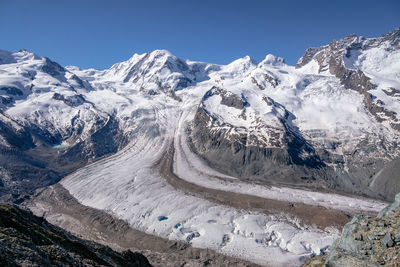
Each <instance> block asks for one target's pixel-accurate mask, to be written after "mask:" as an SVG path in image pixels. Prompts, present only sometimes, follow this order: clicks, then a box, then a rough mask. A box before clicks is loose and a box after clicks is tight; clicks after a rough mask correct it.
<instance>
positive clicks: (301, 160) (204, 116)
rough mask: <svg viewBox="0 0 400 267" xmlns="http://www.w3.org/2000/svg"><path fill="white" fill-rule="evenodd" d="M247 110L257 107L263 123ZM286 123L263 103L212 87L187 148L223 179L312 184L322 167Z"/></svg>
mask: <svg viewBox="0 0 400 267" xmlns="http://www.w3.org/2000/svg"><path fill="white" fill-rule="evenodd" d="M253 101H254V102H253ZM253 104H254V105H263V108H264V109H265V112H266V113H265V114H264V116H263V117H261V116H258V114H257V112H256V110H254V109H253V107H252V105H253ZM292 119H293V114H290V112H288V111H287V110H286V109H285V108H284V107H283V106H282V105H279V104H278V103H276V102H275V101H273V100H272V99H270V98H268V97H264V98H262V99H253V98H252V99H251V100H250V99H247V98H246V96H245V95H241V96H238V95H236V94H233V93H232V92H229V91H227V90H224V89H223V88H219V87H213V88H212V89H211V90H209V91H208V92H207V93H206V94H205V95H204V97H203V99H202V101H201V104H200V106H199V108H198V110H197V112H196V115H195V118H194V120H193V122H192V124H191V128H190V129H189V130H190V135H189V137H190V141H191V144H192V148H193V149H194V150H195V151H196V152H197V153H198V154H200V155H201V156H202V157H203V158H204V159H206V160H207V161H208V162H209V163H210V164H211V165H212V166H214V167H215V168H217V169H219V170H222V171H223V172H225V173H228V174H231V175H236V176H239V177H242V178H246V179H258V180H264V181H274V179H271V177H273V178H276V180H275V182H282V183H284V182H296V181H301V180H307V179H315V177H314V176H316V175H318V176H319V174H320V173H322V171H321V170H322V169H323V168H324V167H326V166H325V165H324V163H323V162H322V161H321V160H320V159H319V157H318V156H317V155H316V153H315V151H314V149H313V147H312V146H311V145H310V144H308V142H307V141H306V140H305V139H304V137H303V136H302V135H301V133H300V132H299V130H298V129H297V128H296V127H295V126H294V125H293V124H292V122H291V120H292Z"/></svg>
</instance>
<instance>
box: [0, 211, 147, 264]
mask: <svg viewBox="0 0 400 267" xmlns="http://www.w3.org/2000/svg"><path fill="white" fill-rule="evenodd" d="M0 262H1V263H2V266H151V265H150V263H149V261H148V260H147V259H146V257H145V256H143V255H142V254H140V253H137V252H132V251H130V250H127V251H124V252H122V253H118V252H115V251H113V250H112V249H111V248H109V247H106V246H103V245H99V244H97V243H94V242H90V241H86V240H83V239H81V238H78V237H76V236H74V235H72V234H71V233H69V232H66V231H65V230H62V229H61V228H59V227H56V226H54V225H52V224H50V223H48V222H47V221H46V220H45V219H44V218H41V217H37V216H35V215H33V214H32V213H31V212H28V211H26V210H22V209H20V208H18V207H17V206H12V205H8V204H0Z"/></svg>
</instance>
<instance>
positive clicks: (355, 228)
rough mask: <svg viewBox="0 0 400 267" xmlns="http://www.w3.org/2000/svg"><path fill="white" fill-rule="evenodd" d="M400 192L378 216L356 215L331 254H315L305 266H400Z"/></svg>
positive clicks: (346, 226)
mask: <svg viewBox="0 0 400 267" xmlns="http://www.w3.org/2000/svg"><path fill="white" fill-rule="evenodd" d="M399 264H400V193H399V194H397V195H396V198H395V201H394V202H393V203H392V204H391V205H389V206H388V207H387V208H385V209H383V210H382V211H381V212H380V213H379V214H378V216H377V217H371V216H366V215H356V216H354V217H353V219H352V220H351V222H349V223H348V224H346V225H345V227H344V228H343V232H342V235H341V237H340V239H338V240H337V241H336V242H335V244H334V245H333V246H332V248H331V251H330V252H329V253H328V255H325V256H322V257H317V258H312V259H311V260H309V262H307V263H306V264H305V265H304V266H309V267H311V266H314V267H315V266H329V267H338V266H355V267H357V266H360V267H361V266H371V267H372V266H382V265H383V266H399Z"/></svg>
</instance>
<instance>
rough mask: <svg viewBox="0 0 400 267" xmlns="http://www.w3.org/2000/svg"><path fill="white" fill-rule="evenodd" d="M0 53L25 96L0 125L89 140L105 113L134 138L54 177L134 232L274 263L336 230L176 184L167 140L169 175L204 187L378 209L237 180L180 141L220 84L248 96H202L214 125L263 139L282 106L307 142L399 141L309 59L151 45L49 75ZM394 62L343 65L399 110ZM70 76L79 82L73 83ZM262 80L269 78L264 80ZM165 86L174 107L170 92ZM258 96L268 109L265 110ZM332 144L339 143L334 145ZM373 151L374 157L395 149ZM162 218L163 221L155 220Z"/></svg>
mask: <svg viewBox="0 0 400 267" xmlns="http://www.w3.org/2000/svg"><path fill="white" fill-rule="evenodd" d="M0 59H1V61H0V86H1V87H2V86H14V87H16V88H19V89H20V90H21V91H22V92H23V95H22V96H15V102H14V103H13V104H12V105H11V106H6V105H4V104H2V103H0V109H1V110H2V111H3V112H4V113H0V118H1V120H2V121H6V122H7V123H9V124H10V125H13V127H15V128H16V129H19V128H18V127H19V125H26V124H29V123H35V124H37V125H40V126H42V127H47V128H48V129H49V130H52V131H57V132H60V133H61V134H62V135H63V143H62V144H63V145H72V144H73V143H74V142H79V141H81V140H83V139H85V138H86V137H87V136H89V134H90V131H91V130H93V129H94V130H95V129H96V127H97V126H96V124H95V123H96V121H99V120H100V119H101V120H104V121H105V122H106V121H107V120H108V117H109V114H113V115H115V116H116V117H117V118H118V119H119V120H120V126H119V127H120V129H121V130H122V131H124V132H125V133H127V135H128V136H130V138H131V142H130V143H129V144H128V145H127V146H126V147H125V148H124V149H122V150H121V151H119V152H118V153H116V154H114V155H112V156H109V157H107V158H105V159H101V160H99V161H97V162H94V163H92V164H90V165H87V166H85V167H84V168H82V169H79V170H78V171H76V172H74V173H73V174H71V175H69V176H67V177H66V178H64V179H63V180H62V181H61V184H62V185H63V186H64V187H65V188H66V189H68V190H69V191H70V193H71V194H72V195H73V196H74V197H76V198H77V200H78V201H80V202H81V203H82V204H84V205H87V206H90V207H94V208H98V209H102V210H104V211H106V212H109V213H111V214H113V215H115V216H116V217H118V218H120V219H123V220H125V221H127V222H128V223H129V224H130V225H131V226H132V227H134V228H136V229H139V230H142V231H145V232H147V233H150V234H154V235H158V236H163V237H166V238H170V239H175V240H183V241H185V240H190V242H191V243H192V244H193V246H196V247H202V248H210V249H214V250H216V251H219V252H221V253H224V254H227V255H232V256H235V257H240V258H244V259H247V260H250V261H253V262H256V263H260V264H270V265H273V266H299V265H301V263H302V262H304V260H305V259H306V258H307V257H309V256H310V255H313V254H320V253H323V252H325V250H326V249H327V248H328V247H329V246H330V245H331V244H332V243H333V241H334V240H335V239H336V238H337V237H338V235H339V233H338V230H337V229H322V230H321V229H317V228H315V227H313V226H308V227H300V225H299V223H298V221H296V220H295V219H292V217H291V216H290V215H288V214H280V215H279V216H277V215H275V216H272V215H265V214H261V213H257V212H250V211H245V210H238V209H234V208H232V207H228V206H223V205H216V204H215V203H211V202H210V201H208V200H205V199H202V198H200V197H194V196H190V195H186V194H184V193H183V192H181V191H179V190H176V189H174V188H173V187H172V186H171V185H169V184H168V183H167V181H166V180H165V179H164V177H162V176H161V175H160V173H159V172H158V170H157V168H156V167H155V163H156V162H157V160H158V159H159V158H160V157H161V156H162V154H163V153H164V151H166V150H167V149H168V148H169V146H170V145H172V144H174V147H175V152H176V153H175V155H174V159H175V160H174V166H173V167H174V168H173V169H174V172H175V173H176V174H177V175H178V176H179V177H180V178H181V179H184V180H186V181H188V182H191V183H193V184H196V185H199V186H202V187H206V188H214V189H219V190H225V191H232V192H238V193H243V194H249V195H254V196H259V197H263V198H269V199H277V200H282V201H290V202H300V203H305V204H308V205H321V206H324V207H327V208H333V209H339V210H344V211H348V212H363V211H368V212H371V211H378V210H380V209H381V208H382V207H384V205H385V203H382V202H379V201H373V200H370V199H364V198H356V197H348V196H343V195H338V194H325V193H319V192H312V191H306V190H300V189H292V188H284V187H276V186H262V185H259V184H251V183H245V182H241V181H240V180H238V179H236V178H234V177H230V176H227V175H224V174H221V173H219V172H217V171H216V170H213V169H212V168H210V167H209V166H207V165H206V164H205V163H204V162H203V161H202V160H201V159H199V158H198V157H197V156H196V155H194V154H193V153H192V152H191V151H190V149H189V147H188V144H187V143H186V141H187V140H186V137H187V136H186V133H185V129H186V127H187V125H188V123H189V122H191V121H192V120H193V118H194V115H195V112H196V110H197V108H198V107H199V104H200V102H201V99H202V97H203V96H204V94H205V93H206V92H207V91H208V90H210V89H211V88H212V87H213V86H217V87H220V88H222V89H224V90H227V92H228V93H229V94H234V95H236V96H237V97H239V98H245V99H246V101H247V102H248V103H249V105H248V106H246V107H245V108H244V115H245V116H243V114H242V112H243V111H242V110H239V109H235V108H233V107H228V106H225V105H221V104H220V101H221V97H220V96H218V95H214V96H212V97H210V98H208V99H207V100H206V101H204V103H203V104H204V108H205V109H206V110H207V111H209V112H210V113H211V114H212V115H213V116H214V117H215V118H217V120H218V122H220V124H221V125H225V126H226V125H228V126H229V127H232V128H243V129H245V130H246V131H247V132H248V133H251V134H253V135H255V136H258V137H260V138H266V136H267V137H268V132H267V131H266V130H265V128H263V126H265V127H267V126H268V127H274V129H275V130H276V131H279V129H280V127H281V124H280V120H281V119H282V118H283V116H284V115H285V112H289V113H291V116H290V123H291V124H293V126H294V127H298V128H299V130H300V131H301V132H302V133H303V134H304V136H305V137H306V138H308V139H309V140H310V142H312V143H313V144H314V145H316V146H320V147H323V148H326V149H328V150H330V151H331V152H332V153H337V154H341V155H343V154H344V153H347V152H351V151H353V150H354V149H355V147H356V146H357V144H358V143H359V142H360V141H361V140H363V139H364V138H367V137H368V138H369V140H372V141H371V142H373V140H377V141H380V140H382V139H383V137H384V139H385V140H389V141H391V142H393V143H396V144H400V141H399V135H398V133H397V132H395V131H393V130H392V129H391V128H390V127H388V125H385V124H381V123H378V122H377V121H376V120H375V119H374V117H373V116H371V115H370V114H369V113H368V111H367V110H366V109H365V107H364V104H363V100H362V96H360V95H359V94H358V93H357V92H354V91H351V90H346V89H344V87H343V86H342V85H340V82H339V80H338V79H336V78H335V77H333V76H331V75H327V74H324V73H323V74H318V69H317V67H318V65H317V63H316V62H313V61H312V62H310V63H309V64H307V65H306V66H304V67H303V68H300V69H295V68H294V67H293V66H289V65H286V64H285V63H284V61H283V59H281V58H278V57H275V56H273V55H267V56H266V58H265V59H264V60H263V61H262V62H261V63H259V64H257V63H255V62H254V61H253V60H252V59H251V58H250V57H244V58H241V59H238V60H236V61H234V62H232V63H230V64H228V65H226V66H221V65H215V64H208V63H202V62H193V61H189V60H181V59H178V58H176V57H175V56H173V55H172V54H171V53H169V52H168V51H165V50H156V51H154V52H150V53H145V54H141V55H138V54H135V55H134V56H133V57H132V58H131V59H129V60H127V61H125V62H121V63H117V64H115V65H113V66H112V67H111V68H110V69H108V70H102V71H99V70H94V69H89V70H81V69H79V68H77V67H73V66H69V67H66V73H65V74H63V76H62V77H53V76H51V75H49V74H47V73H45V72H43V71H41V67H42V66H43V64H44V58H41V57H38V56H37V55H34V54H32V53H29V52H26V51H21V52H17V53H10V52H6V51H0ZM398 59H399V53H398V52H391V53H389V54H387V53H386V52H384V51H381V50H377V51H374V50H372V49H371V50H368V51H367V52H365V53H359V54H354V55H351V57H350V58H349V59H346V60H347V61H345V63H346V66H348V67H349V68H360V69H362V70H363V71H365V73H366V74H367V75H369V76H370V77H371V78H372V80H373V81H374V82H377V83H378V85H379V86H378V88H377V90H376V92H375V91H374V92H373V94H374V95H376V96H378V97H379V98H380V99H383V101H384V102H385V104H386V105H387V107H389V108H391V109H392V110H396V111H398V112H397V113H398V114H400V106H399V102H398V101H397V100H396V99H394V98H390V97H388V96H387V95H386V94H384V93H383V91H382V90H383V89H385V88H386V89H387V87H388V86H389V85H390V86H392V85H393V86H395V88H397V89H400V87H399V86H398V81H399V73H400V69H399V64H398V63H399V62H400V60H398ZM378 63H379V64H378ZM376 66H379V68H377V67H376ZM72 74H75V75H77V76H78V77H80V78H81V79H82V80H85V81H84V83H85V84H86V83H87V84H86V85H87V86H86V85H85V86H83V87H82V86H80V85H79V83H78V82H77V81H76V80H75V79H74V77H73V75H72ZM266 77H270V78H266ZM271 77H272V79H273V80H274V81H275V82H276V84H274V82H272V83H271V81H269V80H268V79H271ZM181 83H182V84H185V86H181V85H182V84H181ZM172 91H174V94H176V95H177V96H178V97H179V98H181V99H182V101H181V102H179V101H177V100H175V99H173V98H172V97H170V96H168V95H170V94H171V92H172ZM149 92H151V94H149ZM0 93H1V95H5V93H4V92H0ZM55 93H58V94H61V95H63V96H65V97H68V96H77V95H82V96H83V97H84V99H85V100H86V101H85V102H84V103H83V104H81V105H78V106H69V105H67V104H66V103H64V102H63V101H61V100H56V99H54V97H53V96H54V94H55ZM264 98H267V99H270V101H274V103H275V104H274V105H268V104H267V102H265V101H264V100H263V99H264ZM76 117H78V118H79V120H80V123H81V124H83V125H84V130H83V133H82V135H81V136H80V139H74V138H72V137H69V136H68V133H67V132H66V130H65V129H66V128H68V127H71V125H70V124H71V120H72V119H73V118H76ZM228 126H226V127H228ZM218 127H220V126H218ZM64 137H65V138H64ZM68 138H70V139H68ZM0 142H3V140H2V137H0ZM266 142H267V143H268V141H266ZM333 143H337V144H338V145H337V146H335V147H332V144H333ZM376 153H378V152H376ZM382 153H383V154H382V155H380V156H382V157H390V156H392V155H387V154H385V153H384V152H382ZM160 216H166V217H168V219H166V220H162V221H160V220H159V217H160ZM179 224H180V226H178V227H177V228H176V226H177V225H179Z"/></svg>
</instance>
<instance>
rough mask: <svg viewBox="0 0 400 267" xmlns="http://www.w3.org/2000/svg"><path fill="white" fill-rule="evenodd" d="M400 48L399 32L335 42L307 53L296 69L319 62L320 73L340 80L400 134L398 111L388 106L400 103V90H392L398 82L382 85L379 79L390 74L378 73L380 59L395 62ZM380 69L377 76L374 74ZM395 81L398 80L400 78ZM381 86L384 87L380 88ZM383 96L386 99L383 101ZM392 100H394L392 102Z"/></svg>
mask: <svg viewBox="0 0 400 267" xmlns="http://www.w3.org/2000/svg"><path fill="white" fill-rule="evenodd" d="M399 44H400V30H399V29H396V30H395V31H394V32H391V33H388V34H385V35H383V36H382V37H379V38H371V39H365V38H363V37H357V36H356V35H350V36H348V37H345V38H343V39H341V40H339V41H333V42H331V43H330V44H329V45H328V46H323V47H320V48H310V49H307V51H306V53H305V54H304V56H303V57H302V58H300V59H299V60H298V62H297V64H296V68H301V67H304V66H306V65H307V64H310V63H311V61H315V62H317V64H318V66H319V68H318V73H321V72H322V73H323V72H327V71H328V72H329V73H330V74H333V75H335V76H336V77H338V78H339V79H340V82H341V83H342V84H343V85H344V86H345V87H346V88H348V89H351V90H355V91H357V92H359V93H360V94H362V95H363V97H364V103H365V105H366V107H367V109H368V110H369V111H370V113H371V114H372V115H373V116H374V117H375V118H376V119H377V120H378V121H379V122H383V121H387V122H388V123H389V125H390V126H391V127H392V128H393V129H395V130H397V131H400V120H399V119H400V117H399V116H398V115H399V114H398V110H397V109H395V110H394V109H393V105H391V106H387V105H386V104H385V102H387V101H388V100H389V101H390V100H391V101H393V100H394V101H398V100H399V98H398V97H396V96H395V94H396V93H395V92H397V90H398V89H396V88H393V87H391V86H392V85H393V86H396V87H398V86H399V84H398V83H396V82H394V83H391V82H389V83H387V82H382V81H381V80H380V79H379V78H381V77H379V75H385V74H386V73H382V72H379V69H378V68H379V67H378V66H379V65H380V64H382V62H379V61H380V60H379V59H384V58H385V57H388V58H389V60H390V59H391V60H392V61H396V60H397V59H398V57H399V56H398V55H399V53H400V45H399ZM382 50H384V51H385V52H386V53H385V52H383V51H382ZM372 53H377V54H378V55H377V56H375V58H374V57H372V55H371V54H372ZM368 57H371V58H373V59H374V61H373V62H372V63H375V64H374V65H375V66H370V65H368V63H371V62H368V60H365V58H368ZM383 62H384V60H383ZM389 62H390V61H389ZM391 64H393V63H391ZM376 65H378V66H376ZM394 68H397V69H393V70H392V71H393V72H394V73H396V71H398V68H399V67H398V66H394ZM377 69H378V74H377V75H374V74H371V72H373V71H376V70H377ZM378 77H379V78H378ZM394 77H396V76H394ZM390 78H392V77H389V79H390ZM371 79H372V80H371ZM394 79H395V80H398V77H397V78H394ZM377 83H382V84H381V85H380V86H378V84H377ZM382 92H383V93H385V94H386V96H385V94H382ZM379 95H382V97H383V99H381V98H382V97H381V98H380V97H379ZM388 96H391V97H392V98H388Z"/></svg>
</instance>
